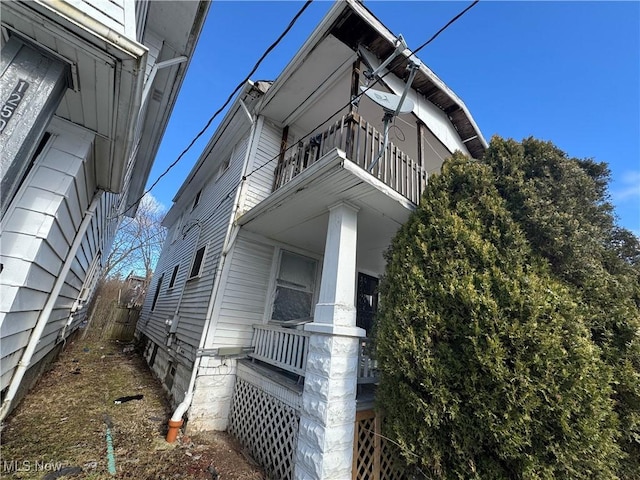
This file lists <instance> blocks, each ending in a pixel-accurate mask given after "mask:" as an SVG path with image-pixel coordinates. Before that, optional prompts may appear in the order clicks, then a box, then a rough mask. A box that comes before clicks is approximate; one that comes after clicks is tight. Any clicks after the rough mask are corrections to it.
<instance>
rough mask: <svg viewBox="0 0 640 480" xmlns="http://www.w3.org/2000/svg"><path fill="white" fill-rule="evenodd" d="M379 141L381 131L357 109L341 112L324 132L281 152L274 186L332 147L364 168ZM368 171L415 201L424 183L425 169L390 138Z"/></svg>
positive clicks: (371, 161)
mask: <svg viewBox="0 0 640 480" xmlns="http://www.w3.org/2000/svg"><path fill="white" fill-rule="evenodd" d="M382 145H383V134H382V133H381V132H378V131H377V130H376V129H375V128H374V127H373V125H371V124H370V123H369V122H367V121H366V120H365V119H363V118H362V117H361V116H360V115H358V114H357V113H354V112H352V113H349V114H347V115H344V116H343V117H342V118H341V119H339V120H338V121H336V122H335V123H333V125H331V126H330V127H329V128H328V129H327V130H325V131H324V132H322V133H319V134H317V135H315V136H312V137H310V138H307V139H306V140H305V141H304V142H299V143H298V145H297V147H295V148H293V149H291V150H290V151H289V152H288V154H287V155H285V157H284V159H283V160H282V161H280V162H279V164H278V166H277V167H276V170H275V180H274V186H273V187H274V190H276V189H278V188H280V187H282V186H283V185H285V184H286V183H287V182H289V181H290V180H291V179H292V178H294V177H295V176H296V175H298V174H299V173H301V172H302V171H304V170H305V169H306V168H308V167H310V166H311V165H313V164H314V163H315V162H316V161H318V160H319V159H320V158H322V156H324V155H326V154H327V153H329V152H330V151H331V150H333V149H334V148H339V149H341V150H343V151H344V152H345V153H346V155H347V158H348V159H349V160H351V161H352V162H354V163H355V164H356V165H358V166H360V167H361V168H363V169H365V170H367V171H368V170H369V167H370V166H371V164H372V163H373V162H374V161H375V159H376V158H377V156H378V152H379V151H380V149H381V148H382ZM371 174H372V175H373V176H375V177H376V178H378V179H379V180H381V181H382V182H384V183H385V184H387V185H388V186H389V187H391V188H393V189H394V190H395V191H397V192H398V193H400V194H402V195H404V196H405V197H407V198H408V199H409V200H411V201H412V202H413V203H415V204H417V203H418V201H419V200H420V195H422V192H423V190H424V188H425V187H426V185H427V172H426V170H425V169H424V168H423V167H422V166H420V165H418V163H417V162H416V161H415V160H413V159H412V158H410V157H409V156H408V155H407V154H405V153H404V152H403V151H402V150H400V149H399V148H398V147H397V146H395V145H394V144H393V143H391V142H388V144H387V148H386V151H385V152H384V155H382V157H381V158H380V160H379V161H378V162H377V163H376V165H375V166H374V168H373V170H372V171H371Z"/></svg>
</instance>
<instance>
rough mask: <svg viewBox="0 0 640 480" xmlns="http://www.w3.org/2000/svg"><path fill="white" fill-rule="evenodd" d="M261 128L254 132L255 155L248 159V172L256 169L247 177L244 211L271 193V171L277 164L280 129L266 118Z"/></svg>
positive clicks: (280, 137) (280, 136)
mask: <svg viewBox="0 0 640 480" xmlns="http://www.w3.org/2000/svg"><path fill="white" fill-rule="evenodd" d="M261 125H262V128H261V129H260V130H258V131H257V133H256V136H257V138H256V141H257V142H258V144H257V146H256V147H255V155H254V156H253V158H252V159H250V161H249V172H252V171H254V170H256V169H257V168H259V167H262V165H265V164H266V165H265V166H263V167H262V168H260V170H256V171H255V173H253V174H251V176H250V177H249V178H248V182H249V183H248V185H247V192H246V195H245V200H244V204H243V206H242V209H243V211H244V212H246V211H248V210H250V209H251V208H253V207H255V206H256V205H257V204H258V203H260V202H261V201H262V200H264V199H265V198H267V197H268V196H269V195H271V192H272V190H273V171H274V169H275V168H276V165H277V164H278V155H279V153H280V144H281V142H282V129H281V128H278V127H276V126H274V125H272V124H271V123H270V122H269V121H268V120H265V121H262V122H261Z"/></svg>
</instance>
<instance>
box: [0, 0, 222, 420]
mask: <svg viewBox="0 0 640 480" xmlns="http://www.w3.org/2000/svg"><path fill="white" fill-rule="evenodd" d="M208 7H209V5H208V3H207V2H195V1H194V2H151V1H147V0H144V1H135V2H134V1H133V0H109V1H106V0H79V1H66V0H31V1H25V2H19V1H8V2H2V3H1V5H0V9H1V15H0V17H1V22H2V36H1V44H2V63H1V68H0V75H1V77H0V85H1V87H2V88H1V93H0V158H1V173H2V189H1V213H2V219H1V221H2V238H1V241H2V243H1V252H0V253H1V263H2V270H1V273H0V282H1V289H2V291H1V309H0V324H1V329H0V331H1V346H0V351H1V356H2V358H1V361H0V365H1V390H2V402H3V403H2V415H1V418H4V417H5V416H6V415H7V414H8V412H9V411H10V410H11V408H13V407H14V406H15V405H16V403H17V402H18V400H19V398H20V397H21V396H22V395H23V394H24V393H25V390H26V389H28V388H29V387H30V386H31V385H32V383H33V382H34V381H35V379H36V378H37V377H38V375H39V373H40V372H41V371H42V369H43V367H44V366H46V363H47V361H49V360H51V358H52V357H53V356H55V355H56V354H57V352H58V351H59V350H60V348H61V346H62V345H63V344H64V341H65V340H66V338H68V337H69V335H71V334H72V333H73V332H74V331H75V330H77V328H78V326H79V324H80V323H81V322H82V321H83V320H84V319H85V316H86V306H87V303H88V301H89V299H90V298H91V295H92V293H93V290H94V287H95V284H96V280H97V278H98V277H99V274H100V271H101V268H102V266H103V260H104V259H105V258H106V257H107V255H108V253H109V249H110V245H111V241H112V239H113V235H114V233H115V230H116V229H117V227H118V224H119V220H120V218H122V215H128V216H134V215H135V212H136V209H137V200H138V199H139V197H140V196H141V195H142V193H143V191H144V186H145V184H146V181H147V178H148V175H149V171H150V169H151V165H152V162H153V159H154V156H155V154H156V152H157V149H158V145H159V142H160V139H161V137H162V134H163V133H164V129H165V127H166V125H167V121H168V118H169V114H170V112H171V110H172V108H173V105H174V103H175V101H176V98H177V94H178V90H179V88H180V85H181V83H182V80H183V78H184V73H185V71H186V68H187V65H188V63H189V59H190V57H191V55H192V53H193V50H194V48H195V43H196V40H197V38H198V35H199V33H200V30H201V28H202V25H203V22H204V18H205V16H206V13H207V10H208Z"/></svg>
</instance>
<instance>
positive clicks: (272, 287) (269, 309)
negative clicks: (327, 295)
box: [263, 245, 322, 325]
mask: <svg viewBox="0 0 640 480" xmlns="http://www.w3.org/2000/svg"><path fill="white" fill-rule="evenodd" d="M274 248H275V251H274V255H273V262H272V264H271V275H270V280H269V290H268V291H269V295H268V296H267V305H266V308H265V312H264V317H263V323H265V324H268V323H271V324H275V325H277V324H280V323H281V321H280V320H272V319H271V317H272V316H273V307H274V304H275V300H276V292H277V288H278V275H280V265H281V264H282V255H283V253H284V252H286V253H290V254H293V255H298V256H301V257H306V258H309V259H311V260H314V261H315V262H316V273H315V278H314V285H313V292H311V293H312V296H311V312H309V316H311V317H313V315H314V310H315V305H316V304H317V303H318V295H319V292H320V281H321V279H322V257H321V256H319V255H317V254H314V253H311V252H307V251H303V250H301V249H298V248H294V247H290V246H288V245H287V246H282V247H280V246H275V247H274Z"/></svg>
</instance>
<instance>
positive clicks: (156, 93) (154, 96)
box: [151, 88, 162, 102]
mask: <svg viewBox="0 0 640 480" xmlns="http://www.w3.org/2000/svg"><path fill="white" fill-rule="evenodd" d="M151 99H152V100H155V101H156V102H160V101H161V100H162V92H161V91H160V90H158V89H157V88H154V89H153V93H152V94H151Z"/></svg>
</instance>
